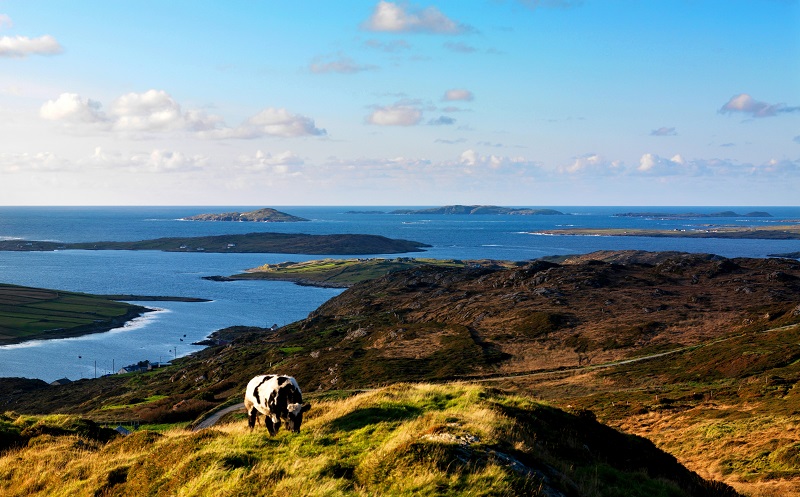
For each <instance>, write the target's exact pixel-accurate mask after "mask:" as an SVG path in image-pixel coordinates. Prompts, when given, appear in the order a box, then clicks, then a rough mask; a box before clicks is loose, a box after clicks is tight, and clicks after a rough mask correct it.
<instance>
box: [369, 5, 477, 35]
mask: <svg viewBox="0 0 800 497" xmlns="http://www.w3.org/2000/svg"><path fill="white" fill-rule="evenodd" d="M362 27H363V28H364V29H367V30H369V31H386V32H390V33H435V34H459V33H463V32H465V31H469V28H468V27H466V26H464V25H461V24H458V23H456V22H455V21H453V20H451V19H450V18H448V17H447V16H446V15H444V14H443V13H442V12H441V11H439V9H437V8H436V7H427V8H425V9H418V8H413V7H410V6H409V5H406V4H404V5H402V6H401V5H398V4H396V3H393V2H387V1H380V2H378V5H376V6H375V10H374V11H373V13H372V16H370V18H369V19H367V21H365V22H364V23H363V24H362Z"/></svg>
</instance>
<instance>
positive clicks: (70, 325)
mask: <svg viewBox="0 0 800 497" xmlns="http://www.w3.org/2000/svg"><path fill="white" fill-rule="evenodd" d="M143 312H145V309H144V308H143V307H140V306H135V305H130V304H126V303H123V302H115V301H113V300H108V299H106V298H103V297H98V296H94V295H87V294H82V293H73V292H63V291H59V290H47V289H42V288H29V287H23V286H16V285H7V284H0V345H5V344H9V343H17V342H22V341H25V340H32V339H44V338H61V337H66V336H77V335H82V334H85V333H92V332H97V331H105V330H108V329H111V328H114V327H117V326H121V325H122V324H123V323H124V322H125V321H128V320H130V319H133V318H134V317H137V316H139V315H141V314H142V313H143Z"/></svg>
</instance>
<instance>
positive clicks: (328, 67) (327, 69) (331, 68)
mask: <svg viewBox="0 0 800 497" xmlns="http://www.w3.org/2000/svg"><path fill="white" fill-rule="evenodd" d="M308 69H309V70H310V71H311V72H313V73H315V74H325V73H331V72H333V73H339V74H355V73H358V72H362V71H371V70H373V69H377V66H373V65H369V64H358V63H356V61H354V60H353V59H351V58H350V57H346V56H344V55H340V56H339V57H338V58H336V59H334V60H330V61H327V62H326V61H325V60H324V58H322V57H317V58H316V59H314V61H312V62H311V63H310V64H309V65H308Z"/></svg>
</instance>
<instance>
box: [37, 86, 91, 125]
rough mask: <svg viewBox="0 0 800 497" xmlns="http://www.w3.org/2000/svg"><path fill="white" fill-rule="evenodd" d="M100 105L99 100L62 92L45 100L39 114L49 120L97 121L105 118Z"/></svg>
mask: <svg viewBox="0 0 800 497" xmlns="http://www.w3.org/2000/svg"><path fill="white" fill-rule="evenodd" d="M101 107H102V104H100V102H96V101H94V100H90V99H88V98H87V99H83V98H81V96H80V95H78V94H76V93H62V94H61V95H59V97H58V98H57V99H55V100H48V101H47V102H45V103H44V105H42V107H41V108H40V109H39V115H40V116H41V117H42V118H43V119H47V120H49V121H67V122H84V123H99V122H104V121H106V120H107V117H106V116H105V114H103V112H102V110H101Z"/></svg>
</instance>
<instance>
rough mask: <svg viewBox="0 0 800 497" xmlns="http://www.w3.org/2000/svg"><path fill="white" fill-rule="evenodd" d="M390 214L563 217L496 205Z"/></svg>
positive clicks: (404, 211)
mask: <svg viewBox="0 0 800 497" xmlns="http://www.w3.org/2000/svg"><path fill="white" fill-rule="evenodd" d="M390 214H458V215H470V216H471V215H479V214H488V215H495V216H496V215H513V216H563V215H564V213H563V212H559V211H557V210H554V209H529V208H514V207H498V206H496V205H446V206H444V207H434V208H432V209H398V210H394V211H391V212H390Z"/></svg>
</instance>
